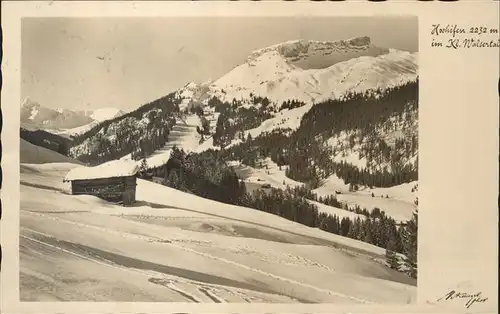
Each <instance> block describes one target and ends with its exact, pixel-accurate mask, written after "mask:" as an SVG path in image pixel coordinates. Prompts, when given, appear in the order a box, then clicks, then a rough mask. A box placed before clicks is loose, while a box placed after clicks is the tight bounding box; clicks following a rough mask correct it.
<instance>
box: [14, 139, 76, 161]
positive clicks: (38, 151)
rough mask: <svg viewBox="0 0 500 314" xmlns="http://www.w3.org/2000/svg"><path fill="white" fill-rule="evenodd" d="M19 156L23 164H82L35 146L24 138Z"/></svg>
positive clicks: (21, 140)
mask: <svg viewBox="0 0 500 314" xmlns="http://www.w3.org/2000/svg"><path fill="white" fill-rule="evenodd" d="M19 154H20V160H21V163H31V164H44V163H53V162H68V163H72V164H81V162H79V161H78V160H75V159H72V158H70V157H66V156H64V155H61V154H59V153H57V152H55V151H52V150H49V149H47V148H44V147H40V146H36V145H33V144H31V143H30V142H28V141H26V140H24V139H22V138H21V139H20V148H19Z"/></svg>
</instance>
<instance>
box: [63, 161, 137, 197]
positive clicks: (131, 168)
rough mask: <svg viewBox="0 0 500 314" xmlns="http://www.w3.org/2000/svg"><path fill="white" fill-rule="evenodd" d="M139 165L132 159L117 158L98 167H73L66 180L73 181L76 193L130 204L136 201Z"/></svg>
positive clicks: (72, 190) (73, 191)
mask: <svg viewBox="0 0 500 314" xmlns="http://www.w3.org/2000/svg"><path fill="white" fill-rule="evenodd" d="M138 171H139V166H138V165H137V164H136V163H135V162H134V161H130V160H115V161H110V162H107V163H104V164H102V165H99V166H96V167H77V168H74V169H72V170H71V171H70V172H68V174H67V175H66V177H65V178H64V180H63V181H64V182H71V193H72V194H74V195H81V194H86V195H94V196H97V197H99V198H101V199H104V200H106V201H109V202H114V203H119V204H123V205H130V204H132V203H134V202H135V192H136V186H137V172H138Z"/></svg>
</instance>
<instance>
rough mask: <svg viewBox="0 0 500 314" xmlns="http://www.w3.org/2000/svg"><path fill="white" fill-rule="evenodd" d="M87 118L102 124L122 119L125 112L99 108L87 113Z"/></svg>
mask: <svg viewBox="0 0 500 314" xmlns="http://www.w3.org/2000/svg"><path fill="white" fill-rule="evenodd" d="M86 113H87V116H89V117H90V118H92V119H93V120H95V121H98V122H102V121H105V120H111V119H114V118H117V117H120V116H122V115H124V114H125V111H123V110H120V109H116V108H99V109H96V110H92V111H87V112H86Z"/></svg>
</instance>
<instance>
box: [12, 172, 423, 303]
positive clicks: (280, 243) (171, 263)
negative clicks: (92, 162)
mask: <svg viewBox="0 0 500 314" xmlns="http://www.w3.org/2000/svg"><path fill="white" fill-rule="evenodd" d="M49 166H50V167H49ZM69 169H71V165H68V164H57V163H56V164H52V165H50V164H47V165H23V167H22V168H21V178H22V181H23V182H24V184H22V185H21V214H20V216H21V238H20V271H21V277H20V284H21V286H20V293H21V299H22V300H23V301H24V300H38V301H41V300H50V301H55V300H59V301H60V300H72V301H89V300H96V301H97V300H99V301H131V300H134V301H138V300H141V301H177V302H280V303H290V302H322V303H323V302H331V303H342V304H366V303H368V304H369V303H403V304H404V303H410V302H415V301H416V286H415V284H416V282H415V281H414V280H411V279H409V278H407V277H406V276H405V275H403V274H400V273H398V272H395V271H392V270H390V269H389V268H387V267H386V266H383V265H382V264H381V261H382V260H383V259H384V258H383V255H384V250H383V249H381V248H377V247H375V246H373V245H369V244H366V243H363V242H359V241H355V240H352V239H348V238H343V237H340V236H337V235H334V234H329V233H326V232H323V231H320V230H318V229H314V228H309V227H305V226H302V225H300V224H297V223H293V222H291V221H287V220H284V219H282V218H280V217H278V216H274V215H270V214H267V213H264V212H260V211H256V210H253V209H249V208H244V207H238V206H233V205H227V204H222V203H218V202H215V201H210V200H206V199H203V198H200V197H197V196H194V195H188V194H185V193H183V192H180V191H177V190H174V189H170V188H167V187H164V186H161V185H157V184H154V183H151V182H147V181H143V180H139V181H138V187H137V188H138V190H137V199H138V201H139V203H138V204H137V206H136V207H127V208H124V207H118V206H113V205H109V204H107V203H106V202H103V201H101V200H99V199H97V198H94V197H91V196H73V195H67V194H64V193H62V192H60V191H56V190H54V187H56V188H60V189H61V190H64V187H63V186H62V185H63V183H62V178H63V176H64V172H65V171H64V170H66V171H68V170H69ZM49 187H50V189H49ZM159 252H161V254H159Z"/></svg>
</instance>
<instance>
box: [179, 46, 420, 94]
mask: <svg viewBox="0 0 500 314" xmlns="http://www.w3.org/2000/svg"><path fill="white" fill-rule="evenodd" d="M416 77H417V53H410V52H407V51H400V50H395V49H387V48H380V47H377V46H374V45H373V44H372V43H371V40H370V38H369V37H356V38H352V39H349V40H339V41H333V42H325V41H312V40H294V41H288V42H285V43H280V44H277V45H273V46H270V47H266V48H263V49H260V50H257V51H254V52H252V53H251V54H250V56H249V57H248V59H247V61H246V62H245V63H243V64H241V65H239V66H237V67H236V68H234V69H233V70H231V71H230V72H228V73H227V74H226V75H224V76H222V77H221V78H219V79H217V80H215V81H213V82H205V83H203V84H198V85H197V84H194V83H190V84H187V85H186V86H184V88H182V89H181V90H180V91H179V94H180V95H182V96H184V97H186V98H191V99H193V98H194V99H193V101H198V102H200V101H201V102H202V101H206V99H208V98H209V97H210V96H216V97H218V98H220V99H221V100H226V101H232V100H233V99H237V100H244V99H248V98H251V95H259V96H266V97H267V98H269V99H270V100H271V101H272V102H275V103H277V104H281V103H282V102H283V101H287V100H290V99H296V100H299V101H302V102H306V103H315V102H320V101H324V100H327V99H332V98H339V97H342V95H344V94H345V93H346V92H349V91H350V92H364V91H367V90H371V89H380V88H389V87H393V86H399V85H402V84H405V83H407V82H410V81H414V80H415V79H416Z"/></svg>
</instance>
